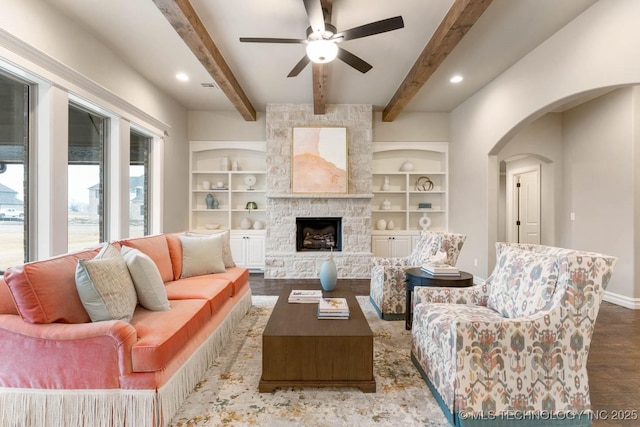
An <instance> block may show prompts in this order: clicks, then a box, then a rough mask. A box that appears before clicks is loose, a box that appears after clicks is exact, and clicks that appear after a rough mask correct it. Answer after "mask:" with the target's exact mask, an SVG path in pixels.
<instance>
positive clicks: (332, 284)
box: [320, 253, 338, 292]
mask: <svg viewBox="0 0 640 427" xmlns="http://www.w3.org/2000/svg"><path fill="white" fill-rule="evenodd" d="M336 283H338V269H337V268H336V263H335V261H334V260H333V253H332V254H331V255H330V256H329V258H327V260H326V261H325V262H323V263H322V265H321V266H320V284H321V285H322V289H323V290H325V291H326V292H331V291H332V290H334V289H335V288H336Z"/></svg>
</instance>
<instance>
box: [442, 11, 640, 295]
mask: <svg viewBox="0 0 640 427" xmlns="http://www.w3.org/2000/svg"><path fill="white" fill-rule="evenodd" d="M638 16H640V2H638V1H636V0H615V1H610V0H600V1H598V2H597V3H595V4H594V5H593V6H592V7H591V8H589V9H587V10H586V11H585V12H584V13H583V14H581V15H580V16H578V17H577V18H576V19H575V20H574V21H572V22H571V23H569V24H568V25H567V26H565V27H564V28H562V29H561V30H560V31H558V32H557V33H556V34H555V35H553V36H552V37H551V38H549V39H548V40H547V41H546V42H545V43H543V44H542V45H540V46H539V47H538V48H536V49H535V50H534V51H532V52H531V53H530V54H529V55H527V56H526V57H525V58H523V59H522V60H521V61H519V62H518V63H516V64H514V65H513V66H512V67H511V68H509V69H508V70H507V71H505V72H504V73H503V74H502V75H501V76H499V77H498V78H496V79H494V80H493V81H492V82H491V83H490V84H489V85H487V86H486V87H484V88H483V89H482V90H480V91H479V92H477V93H476V94H475V95H474V96H473V97H471V98H469V99H468V100H467V101H466V102H465V103H463V104H462V105H460V106H459V107H458V108H456V109H455V110H454V111H453V112H452V113H451V118H450V120H451V139H450V141H451V144H450V151H449V158H450V176H451V182H450V206H449V207H450V211H451V215H450V228H452V229H455V230H456V231H458V232H462V233H465V234H466V235H467V236H468V237H467V241H466V242H465V248H464V250H463V251H462V252H461V254H460V259H459V261H458V263H459V265H460V267H461V268H462V269H464V270H467V271H470V272H472V273H473V274H474V275H477V276H479V277H487V272H488V271H490V269H492V268H493V264H494V260H495V245H494V244H495V241H496V237H497V217H498V215H497V212H498V200H499V197H498V196H499V192H498V189H499V167H498V161H497V157H496V156H495V154H496V152H495V151H494V148H495V147H496V146H497V147H498V150H497V151H499V149H500V148H501V147H502V145H503V143H504V141H509V140H510V139H511V138H512V137H513V135H515V134H517V132H518V131H519V130H520V129H521V128H523V127H525V126H527V125H528V124H530V123H532V122H534V121H535V120H536V119H537V118H539V117H541V116H542V115H544V114H545V113H546V112H549V111H553V110H554V109H555V108H556V107H557V106H559V105H562V104H563V103H565V102H568V101H571V100H573V99H575V98H577V97H580V96H583V95H584V94H587V93H588V92H589V91H591V90H595V89H600V88H605V87H615V86H624V85H630V84H638V83H640V56H639V55H637V50H638V46H640V26H638V25H637V17H638ZM566 162H569V159H565V164H566ZM474 258H477V259H478V260H479V265H478V267H474V265H473V259H474ZM619 280H620V279H619V278H618V277H617V276H616V274H615V272H614V276H613V278H612V283H611V286H612V288H613V289H620V286H621V285H620V284H618V282H619ZM626 296H627V297H631V296H632V295H631V294H628V295H626Z"/></svg>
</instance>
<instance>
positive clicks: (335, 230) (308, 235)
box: [296, 217, 342, 252]
mask: <svg viewBox="0 0 640 427" xmlns="http://www.w3.org/2000/svg"><path fill="white" fill-rule="evenodd" d="M332 248H333V250H334V251H342V218H331V217H322V218H296V251H298V252H304V251H329V250H331V249H332Z"/></svg>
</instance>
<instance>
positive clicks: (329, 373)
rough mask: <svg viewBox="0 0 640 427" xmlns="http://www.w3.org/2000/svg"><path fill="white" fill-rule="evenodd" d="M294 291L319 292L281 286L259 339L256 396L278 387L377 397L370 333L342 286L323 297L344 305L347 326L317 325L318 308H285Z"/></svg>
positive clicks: (323, 322) (343, 322) (341, 322)
mask: <svg viewBox="0 0 640 427" xmlns="http://www.w3.org/2000/svg"><path fill="white" fill-rule="evenodd" d="M292 289H320V283H318V284H317V285H316V286H309V285H285V286H284V287H283V289H282V293H281V294H280V296H279V298H278V301H277V302H276V305H275V307H274V308H273V312H272V313H271V317H270V318H269V321H268V323H267V326H266V327H265V328H264V332H263V333H262V378H261V379H260V384H259V386H258V390H259V391H260V392H261V393H264V392H271V391H273V390H275V389H276V388H278V387H358V388H360V389H361V390H362V391H363V392H365V393H375V391H376V381H375V378H374V376H373V332H371V328H370V327H369V324H368V323H367V320H366V319H365V317H364V314H363V313H362V310H361V309H360V305H359V304H358V301H357V300H356V297H355V295H354V294H353V292H352V291H351V290H350V289H349V288H347V287H345V286H340V285H338V287H337V288H336V289H335V290H334V291H332V292H328V293H325V296H327V297H329V296H330V297H342V298H346V299H347V303H348V304H349V310H350V311H351V316H350V318H349V319H348V320H342V319H331V320H326V319H325V320H319V319H318V316H317V311H318V305H317V304H294V303H289V302H287V299H288V297H289V293H290V292H291V290H292Z"/></svg>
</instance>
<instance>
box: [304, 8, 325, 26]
mask: <svg viewBox="0 0 640 427" xmlns="http://www.w3.org/2000/svg"><path fill="white" fill-rule="evenodd" d="M304 8H305V9H306V11H307V16H308V17H309V24H311V28H312V29H313V32H314V33H320V34H322V33H324V30H325V28H324V12H323V11H322V3H321V2H320V0H304Z"/></svg>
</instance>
